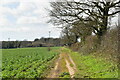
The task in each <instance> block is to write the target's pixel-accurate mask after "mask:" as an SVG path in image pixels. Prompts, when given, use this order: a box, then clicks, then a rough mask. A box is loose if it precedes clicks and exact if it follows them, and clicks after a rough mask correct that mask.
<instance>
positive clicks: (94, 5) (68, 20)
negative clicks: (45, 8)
mask: <svg viewBox="0 0 120 80" xmlns="http://www.w3.org/2000/svg"><path fill="white" fill-rule="evenodd" d="M119 3H120V1H118V0H114V1H113V0H109V1H107V0H97V1H94V0H87V1H84V2H83V1H80V2H76V1H74V0H73V1H67V0H65V1H63V2H51V3H50V4H51V7H52V9H51V10H50V11H49V12H50V17H51V20H50V21H49V22H51V23H53V24H54V25H61V24H64V25H66V24H73V23H74V22H76V21H82V22H83V21H84V22H87V23H88V22H89V24H91V25H90V26H89V27H91V29H93V32H94V33H95V34H96V35H97V36H98V37H101V36H103V35H104V34H105V33H106V31H107V30H108V28H109V27H108V18H109V17H111V16H114V15H115V14H117V13H119V12H120V10H119V11H116V10H115V9H116V8H119V7H120V6H119V5H118V4H119Z"/></svg>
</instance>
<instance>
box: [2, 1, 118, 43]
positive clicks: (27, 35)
mask: <svg viewBox="0 0 120 80" xmlns="http://www.w3.org/2000/svg"><path fill="white" fill-rule="evenodd" d="M50 1H54V0H0V41H2V40H8V38H10V40H24V39H27V40H32V41H33V40H34V39H35V38H41V37H48V34H49V31H51V37H55V38H56V37H59V36H60V29H58V28H56V26H53V25H52V24H48V23H46V22H47V21H48V18H49V17H48V14H47V10H46V8H50V6H49V2H50ZM116 20H117V19H116V18H113V20H112V24H113V23H114V24H115V23H116Z"/></svg>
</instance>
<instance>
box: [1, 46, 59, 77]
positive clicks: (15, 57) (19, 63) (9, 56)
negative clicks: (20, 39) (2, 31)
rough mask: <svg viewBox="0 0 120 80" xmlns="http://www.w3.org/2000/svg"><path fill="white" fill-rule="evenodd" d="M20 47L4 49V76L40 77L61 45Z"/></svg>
mask: <svg viewBox="0 0 120 80" xmlns="http://www.w3.org/2000/svg"><path fill="white" fill-rule="evenodd" d="M51 49H52V50H51V51H48V50H47V48H46V47H39V48H18V49H3V50H2V77H3V78H40V77H41V76H42V74H43V73H44V71H45V70H46V69H47V68H48V63H49V62H50V61H51V60H52V59H53V58H54V57H55V56H56V55H57V54H59V52H58V51H57V50H58V49H59V47H52V48H51Z"/></svg>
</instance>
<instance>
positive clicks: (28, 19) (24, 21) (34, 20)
mask: <svg viewBox="0 0 120 80" xmlns="http://www.w3.org/2000/svg"><path fill="white" fill-rule="evenodd" d="M40 22H41V21H40V20H39V19H38V18H37V17H31V16H29V17H28V16H22V17H20V18H19V19H18V21H17V24H36V23H40Z"/></svg>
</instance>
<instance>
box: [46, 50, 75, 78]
mask: <svg viewBox="0 0 120 80" xmlns="http://www.w3.org/2000/svg"><path fill="white" fill-rule="evenodd" d="M54 65H55V66H54V68H53V69H51V71H50V73H49V74H48V76H47V78H59V77H60V74H61V73H63V72H68V73H69V74H70V77H71V78H73V77H74V75H75V72H76V65H75V63H74V61H73V60H72V58H71V56H70V55H69V53H65V52H64V51H63V50H61V53H60V54H59V58H58V59H56V61H55V64H54Z"/></svg>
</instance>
